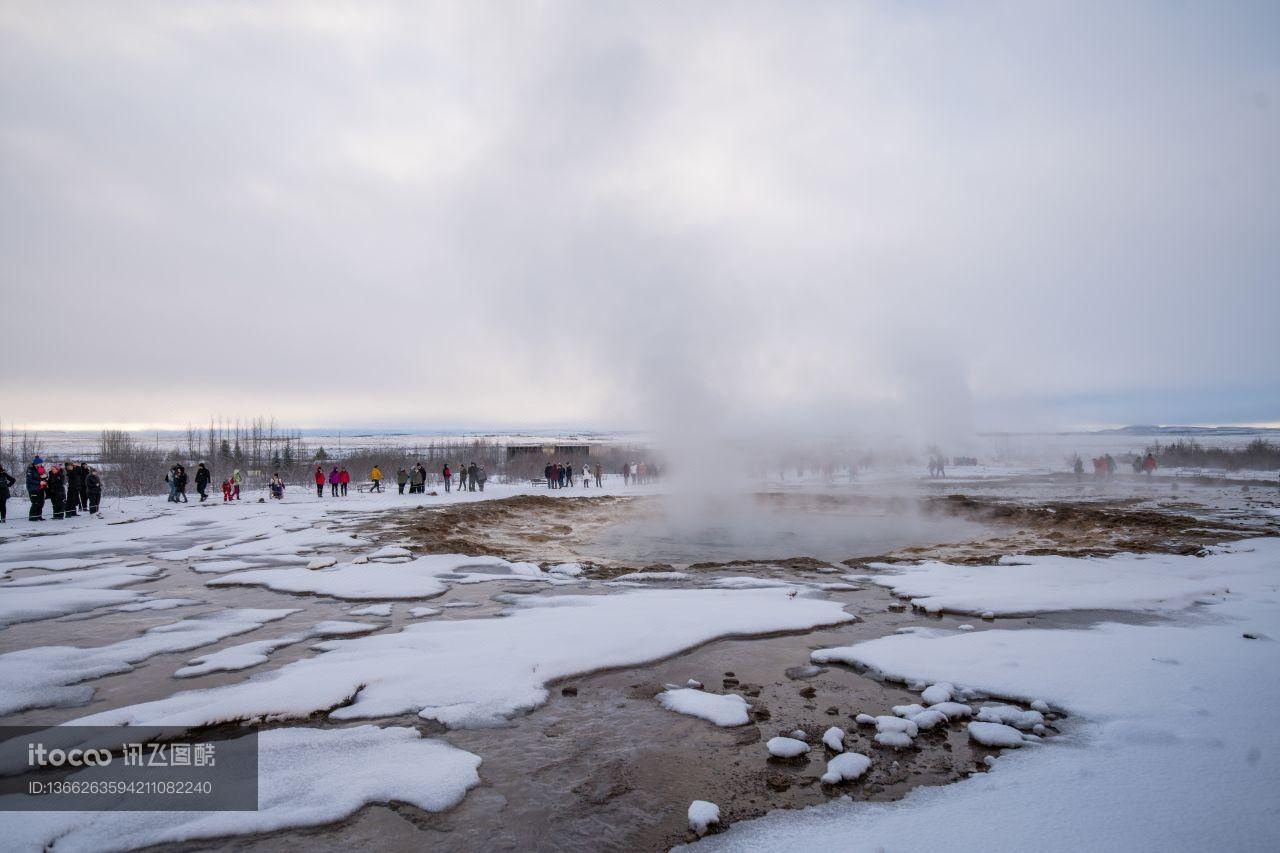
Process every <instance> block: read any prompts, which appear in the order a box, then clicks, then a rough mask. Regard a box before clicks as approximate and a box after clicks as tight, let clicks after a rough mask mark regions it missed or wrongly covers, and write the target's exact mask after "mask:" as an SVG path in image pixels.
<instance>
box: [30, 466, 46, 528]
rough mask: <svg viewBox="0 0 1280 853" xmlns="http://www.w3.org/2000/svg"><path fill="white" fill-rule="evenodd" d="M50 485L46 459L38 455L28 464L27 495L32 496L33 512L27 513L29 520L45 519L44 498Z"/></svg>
mask: <svg viewBox="0 0 1280 853" xmlns="http://www.w3.org/2000/svg"><path fill="white" fill-rule="evenodd" d="M48 486H49V481H48V479H47V478H46V475H45V470H44V461H43V460H42V459H41V458H40V457H39V456H37V457H36V458H35V459H33V460H31V464H30V465H28V466H27V495H28V496H29V497H30V498H31V512H30V513H29V514H28V515H27V519H28V520H30V521H44V498H45V493H46V491H47V490H48Z"/></svg>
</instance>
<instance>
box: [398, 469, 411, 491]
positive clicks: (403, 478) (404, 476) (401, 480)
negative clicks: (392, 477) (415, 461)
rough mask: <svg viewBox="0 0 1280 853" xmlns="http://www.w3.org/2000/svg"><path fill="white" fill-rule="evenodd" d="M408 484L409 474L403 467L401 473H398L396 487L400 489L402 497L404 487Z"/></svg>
mask: <svg viewBox="0 0 1280 853" xmlns="http://www.w3.org/2000/svg"><path fill="white" fill-rule="evenodd" d="M407 482H409V472H408V471H406V470H404V468H403V467H401V468H400V470H399V471H396V486H398V487H399V489H400V494H402V495H403V494H404V485H405V483H407Z"/></svg>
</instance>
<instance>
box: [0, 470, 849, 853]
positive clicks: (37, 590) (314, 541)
mask: <svg viewBox="0 0 1280 853" xmlns="http://www.w3.org/2000/svg"><path fill="white" fill-rule="evenodd" d="M631 491H640V490H631ZM519 493H536V494H545V493H546V490H539V489H532V488H526V489H514V488H502V487H497V488H493V487H491V488H490V489H489V490H488V491H487V492H486V493H484V494H483V495H481V494H479V493H474V494H472V493H467V494H465V495H461V496H448V497H446V496H439V497H433V496H414V497H412V498H410V497H408V496H400V495H396V494H391V493H388V494H382V495H368V494H365V495H352V497H351V498H349V499H348V500H346V501H341V500H333V499H322V500H321V499H316V498H315V497H314V495H311V494H305V493H303V494H300V493H291V494H290V496H289V499H288V500H286V501H284V502H266V503H257V502H243V503H239V504H229V505H224V504H222V503H221V501H216V502H210V503H209V504H206V505H193V504H188V505H181V506H173V505H171V504H167V503H166V502H164V501H163V499H157V498H149V499H133V500H128V501H122V502H119V503H117V504H116V505H115V506H114V507H113V508H111V509H110V510H109V513H110V514H109V515H108V518H107V519H106V520H103V519H91V518H85V517H80V518H77V519H72V520H68V521H65V522H60V523H57V524H55V523H52V522H45V524H44V525H43V526H36V525H26V524H21V525H14V526H12V527H11V528H9V529H6V531H5V532H6V533H17V534H19V535H18V536H12V537H11V538H8V539H6V540H5V541H3V542H2V543H0V578H2V579H0V625H4V624H8V625H10V627H9V628H0V680H3V683H4V685H5V688H6V689H5V691H4V692H3V694H0V714H13V713H15V712H18V711H22V710H23V709H32V708H35V709H39V708H51V707H57V708H65V707H78V706H82V705H86V704H88V703H90V702H94V703H95V704H96V705H98V706H100V707H99V708H96V709H90V712H89V713H87V714H85V715H83V716H82V717H81V718H80V721H82V722H86V723H87V722H91V721H110V723H111V724H125V725H127V724H133V723H139V722H141V721H143V720H159V719H165V720H170V721H173V722H175V723H177V724H179V725H184V726H188V727H200V726H206V725H210V724H215V723H219V722H225V721H230V720H254V719H266V720H288V721H292V722H295V723H302V722H303V721H305V720H306V719H308V718H310V717H311V715H313V714H315V713H317V712H319V713H326V712H327V714H328V718H329V720H330V721H331V722H337V721H343V720H356V719H361V720H377V719H384V720H385V719H387V718H391V717H399V716H400V715H402V714H405V713H412V714H417V715H419V716H420V717H422V718H424V719H433V720H437V721H440V722H443V723H445V724H446V725H448V726H450V727H463V726H492V725H495V724H500V723H502V722H503V721H504V720H505V719H506V718H507V717H509V716H511V715H513V714H516V713H518V712H521V711H525V710H528V709H532V708H535V707H537V706H538V705H540V704H541V703H543V702H544V701H545V700H546V698H547V695H548V690H547V686H548V685H549V684H550V683H551V682H554V681H556V680H558V679H562V678H565V677H569V676H574V675H578V674H581V673H585V672H590V671H593V670H596V669H600V668H604V667H617V666H625V665H635V664H640V663H644V662H647V661H651V660H655V659H660V658H663V657H667V656H670V655H673V654H676V653H678V652H681V651H683V650H685V649H688V648H690V647H693V646H697V645H700V644H703V643H706V642H708V641H710V640H713V639H716V638H718V637H724V636H739V635H752V634H758V633H770V632H778V631H796V630H806V629H809V628H812V627H815V626H820V625H833V624H839V623H842V622H847V621H850V620H852V619H853V617H852V616H850V615H849V614H847V613H845V612H844V608H843V605H842V604H841V603H839V602H837V601H832V600H827V598H826V596H825V595H823V594H822V593H821V591H819V590H815V589H808V590H806V591H805V594H803V595H792V594H789V593H791V592H793V590H792V589H791V588H789V587H779V586H777V585H770V586H768V587H766V588H761V589H715V588H701V589H699V588H691V589H687V590H686V589H680V590H674V589H611V588H609V587H606V586H605V585H603V584H600V583H597V582H592V581H588V580H583V579H581V578H579V577H577V575H579V574H580V573H581V567H579V566H577V565H570V564H564V565H555V566H551V567H550V569H551V570H550V571H543V570H542V569H541V568H540V567H539V566H537V565H534V564H528V563H512V562H509V561H506V560H502V559H499V558H496V557H487V556H483V555H478V556H468V555H460V554H454V555H449V554H444V555H440V554H430V555H414V554H413V553H412V551H411V550H409V549H405V548H403V547H400V546H398V545H391V546H382V547H375V546H374V545H373V543H371V542H370V541H369V540H367V539H365V538H363V537H362V536H360V535H356V534H353V533H352V532H351V531H350V530H349V529H347V527H348V524H349V523H350V522H356V521H360V520H362V519H366V518H371V517H376V514H377V513H379V512H383V511H391V510H401V509H404V508H405V507H412V506H414V505H429V504H432V503H443V502H445V501H449V502H457V501H460V500H461V501H471V500H484V499H494V498H498V497H506V496H510V495H512V494H519ZM595 493H596V494H599V492H595ZM574 494H576V493H575V492H570V491H569V490H565V491H564V492H561V493H558V494H557V493H553V496H556V497H559V496H561V495H564V496H568V495H574ZM24 528H25V529H24ZM308 565H315V566H323V567H322V568H317V569H309V568H306V566H308ZM495 582H505V583H507V584H511V583H520V584H524V585H530V584H532V587H533V588H532V590H531V591H532V592H534V593H537V592H538V591H543V593H544V594H533V595H523V596H515V597H513V598H512V599H511V600H510V601H509V602H508V603H507V604H506V605H504V606H503V609H502V611H501V615H502V616H503V618H494V616H495V615H499V614H496V613H495V612H494V611H493V610H492V608H491V607H482V608H479V610H482V611H483V612H482V613H481V612H475V613H473V611H472V609H471V608H470V607H468V606H467V605H472V604H475V603H476V602H470V601H451V602H447V605H442V606H438V607H424V606H411V605H421V604H422V603H423V602H425V601H428V600H431V601H433V603H434V600H435V599H437V598H438V597H440V596H442V594H444V593H446V592H448V591H449V590H451V589H454V588H464V587H468V586H472V585H475V584H490V583H495ZM175 584H176V585H179V588H181V589H182V590H183V597H177V596H175V595H174V594H173V593H172V592H167V591H166V590H171V589H172V588H173V587H174V585H175ZM566 586H568V587H571V588H573V593H574V594H569V591H568V590H562V587H566ZM193 587H194V588H195V589H197V590H199V589H204V590H207V591H208V592H209V594H210V595H209V597H210V598H211V599H212V597H213V594H214V593H217V594H219V595H225V594H226V593H224V592H222V591H223V590H230V591H233V592H234V591H236V590H240V592H239V593H238V594H239V595H243V596H249V597H250V598H251V599H252V600H254V601H270V602H277V603H279V604H281V605H287V604H289V603H294V602H296V603H297V604H298V605H300V606H298V607H288V606H280V607H275V608H252V607H236V608H227V607H220V606H218V605H216V604H212V603H210V602H209V601H205V600H202V599H200V598H197V597H194V596H193V595H192V594H191V593H190V590H191V589H192V588H193ZM553 593H554V594H553ZM604 593H607V594H604ZM315 596H323V597H325V598H329V599H336V600H337V602H338V603H339V606H345V608H346V612H345V613H344V614H343V615H344V618H343V619H323V620H319V621H314V622H312V623H311V624H310V625H306V624H304V625H302V626H298V625H296V624H295V622H296V620H297V619H298V614H305V613H306V612H309V611H308V610H306V609H305V608H304V606H303V605H305V607H312V605H310V604H307V600H308V598H312V597H315ZM498 598H501V596H499V597H498ZM343 601H346V602H355V605H354V606H352V605H351V604H347V605H340V603H341V602H343ZM395 602H404V603H403V604H396V603H395ZM445 606H448V607H449V612H450V613H451V614H453V615H454V616H456V618H451V619H447V620H444V621H440V620H439V619H428V618H421V619H419V618H418V617H426V616H429V615H436V616H438V615H439V614H441V613H443V612H444V610H445ZM393 607H397V608H402V609H403V610H404V612H405V614H406V615H407V616H408V617H409V618H410V619H413V620H414V621H412V622H404V623H402V624H401V623H397V624H395V625H394V626H393V618H392V617H393ZM124 608H128V610H125V609H124ZM68 616H79V617H82V618H83V619H84V620H87V621H86V622H85V623H83V624H93V623H94V622H97V621H102V620H109V621H110V622H111V630H112V631H115V632H120V631H123V632H124V634H125V636H124V638H122V639H118V640H116V641H113V642H106V643H97V644H93V643H77V644H74V645H71V644H41V645H30V644H29V641H28V640H26V639H22V638H29V637H33V636H51V635H52V636H57V635H58V633H59V631H58V629H57V628H56V627H54V626H56V625H57V624H66V623H53V622H50V621H49V620H53V619H57V618H66V617H68ZM345 617H363V621H351V620H350V619H348V618H345ZM286 618H288V619H289V620H290V622H289V624H290V630H289V631H288V632H286V633H283V634H281V635H280V636H275V637H267V638H259V637H258V636H255V635H254V632H256V631H258V630H259V629H262V628H263V627H264V626H266V625H268V624H269V623H273V622H277V621H279V620H285V619H286ZM129 619H136V620H143V619H145V620H146V621H142V622H138V623H137V624H139V625H150V627H147V628H142V629H141V630H139V629H135V630H134V631H129V630H128V629H127V627H125V628H121V622H122V621H123V622H124V624H125V625H127V624H128V620H129ZM42 623H48V624H49V625H50V626H51V627H49V628H40V629H39V631H37V630H36V628H38V627H39V626H40V625H41V624H42ZM76 624H77V625H79V624H82V623H76ZM103 624H106V621H103ZM282 624H284V623H283V622H282ZM18 628H22V629H24V630H26V629H28V628H30V630H26V632H25V633H21V634H19V633H15V631H17V629H18ZM87 633H90V634H92V633H94V632H92V631H89V632H87ZM240 635H248V636H247V638H246V639H243V640H237V641H235V642H233V643H231V644H229V645H221V643H222V642H223V641H225V640H228V639H229V638H232V637H236V636H240ZM334 637H337V639H332V638H334ZM321 638H331V639H321ZM317 640H319V642H313V641H317ZM308 644H309V645H308ZM193 652H198V653H196V654H194V655H193V654H190V653H193ZM179 653H187V654H183V657H182V658H180V660H183V661H185V663H183V664H182V665H180V666H173V665H170V666H168V667H167V668H166V671H165V672H164V673H161V677H164V675H165V674H167V677H169V678H170V679H172V687H171V689H170V691H169V693H168V695H166V696H164V698H160V699H156V700H153V701H147V702H140V703H129V702H127V701H126V702H121V701H120V699H121V696H122V695H127V691H125V692H124V693H123V694H122V692H121V691H116V692H113V693H112V696H111V698H110V700H109V701H108V702H106V703H103V702H102V701H101V699H99V698H98V696H99V692H98V688H97V685H98V684H100V683H102V679H103V678H104V677H107V676H120V675H127V674H132V673H133V671H134V670H135V669H137V668H140V667H141V668H145V667H148V666H149V665H151V664H153V663H154V662H156V661H159V660H169V659H172V658H173V656H175V655H176V654H179ZM276 655H288V656H290V658H291V659H290V660H287V661H285V662H284V663H282V664H280V665H278V666H276V667H275V668H274V669H269V670H267V671H264V672H260V673H258V674H254V673H253V672H252V671H253V670H255V669H256V668H259V667H264V666H265V665H267V664H268V663H272V662H273V661H272V659H273V658H274V657H275V656H276ZM242 670H249V671H250V672H249V673H248V674H247V675H244V676H240V675H237V674H236V673H238V672H240V671H242ZM214 673H223V674H225V678H224V679H223V681H224V683H221V684H218V685H217V686H212V687H205V688H204V689H196V690H183V689H182V688H183V687H185V686H186V685H187V684H188V683H189V680H190V679H199V678H201V677H202V676H208V675H210V674H214ZM152 678H153V680H154V676H152ZM228 678H229V679H230V681H229V683H226V680H227V679H228ZM690 692H693V691H690ZM733 701H736V703H737V704H738V709H737V713H736V715H735V716H744V717H745V711H744V710H742V709H743V708H745V703H743V702H742V701H741V700H740V699H735V700H733ZM103 704H106V706H107V707H101V706H102V705H103ZM721 710H723V709H721ZM728 722H730V723H732V722H736V720H735V721H728ZM743 722H745V719H744V720H743ZM261 747H262V750H263V752H262V796H261V804H262V808H261V809H260V811H258V812H255V813H203V814H202V813H189V814H188V813H180V814H168V815H151V814H138V813H125V812H120V813H92V814H87V813H86V814H41V815H33V814H30V813H14V812H0V831H3V832H4V833H5V836H6V838H7V839H8V840H9V843H8V844H6V848H7V849H17V850H21V849H33V850H38V849H41V848H43V847H44V846H46V845H47V844H49V843H50V842H51V841H53V840H54V839H57V848H58V849H68V850H78V849H124V848H129V847H136V846H143V845H147V844H154V843H162V842H166V841H175V840H189V839H198V838H209V837H215V836H222V835H227V834H238V833H253V832H262V831H267V830H272V829H279V828H284V827H291V826H304V825H311V824H318V823H327V822H332V821H335V820H338V819H340V818H342V817H344V816H346V815H348V814H350V813H352V812H353V811H355V810H357V809H359V808H360V807H361V806H362V805H364V804H366V803H369V802H388V801H390V800H399V801H403V802H408V803H412V804H414V805H417V806H418V807H420V808H423V809H425V810H429V811H433V810H440V809H444V808H449V807H450V806H452V805H454V804H455V803H456V802H457V801H459V800H460V799H462V797H463V796H464V794H465V791H466V790H467V788H469V787H472V786H474V785H475V784H476V783H477V781H478V777H477V775H476V767H477V765H478V764H479V763H480V761H481V759H482V757H483V756H477V755H473V754H470V753H467V752H463V751H461V750H458V749H455V748H453V747H451V746H449V745H448V744H447V742H446V741H444V740H421V739H419V735H418V733H417V732H416V731H414V730H412V729H399V728H378V727H376V726H360V727H355V728H326V729H308V728H301V727H288V728H283V729H272V730H269V731H268V732H266V733H264V734H263V736H262V740H261ZM299 749H301V750H302V751H303V752H304V754H305V757H304V758H303V759H295V764H294V765H293V766H291V765H290V760H289V759H288V757H287V756H288V754H289V753H290V752H291V751H295V752H296V751H297V750H299ZM357 765H358V766H357ZM339 779H340V780H342V784H333V781H334V780H339ZM326 780H327V782H328V784H325V783H326Z"/></svg>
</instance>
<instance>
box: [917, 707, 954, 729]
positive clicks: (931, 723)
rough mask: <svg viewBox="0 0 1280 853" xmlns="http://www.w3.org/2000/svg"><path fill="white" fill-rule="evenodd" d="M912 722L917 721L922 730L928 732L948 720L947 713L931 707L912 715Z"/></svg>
mask: <svg viewBox="0 0 1280 853" xmlns="http://www.w3.org/2000/svg"><path fill="white" fill-rule="evenodd" d="M911 722H913V723H915V724H916V728H918V729H919V730H920V731H922V732H927V731H929V730H931V729H935V728H937V727H938V726H940V725H942V724H943V723H945V722H947V715H946V714H944V713H942V712H941V711H939V710H937V709H936V708H930V709H928V710H927V711H921V712H920V713H918V714H914V715H912V717H911Z"/></svg>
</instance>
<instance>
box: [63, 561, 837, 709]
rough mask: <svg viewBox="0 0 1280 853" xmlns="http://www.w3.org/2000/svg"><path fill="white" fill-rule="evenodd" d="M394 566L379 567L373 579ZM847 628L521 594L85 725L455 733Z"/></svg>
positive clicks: (706, 601)
mask: <svg viewBox="0 0 1280 853" xmlns="http://www.w3.org/2000/svg"><path fill="white" fill-rule="evenodd" d="M399 568H402V567H401V566H379V567H378V570H377V572H374V573H375V574H376V573H378V572H382V571H384V570H385V571H392V570H395V569H399ZM308 574H310V575H311V576H313V577H315V576H323V575H324V574H325V573H324V572H316V573H308ZM850 618H851V617H850V616H849V615H848V614H846V613H845V612H844V610H843V606H842V605H841V604H840V603H839V602H832V601H820V600H814V599H804V598H797V599H793V600H790V601H787V602H785V604H783V605H782V606H779V600H778V596H777V594H776V593H775V592H773V591H770V590H761V591H756V590H748V591H724V590H705V589H694V590H674V589H671V590H644V591H637V592H631V593H626V594H619V595H558V596H524V597H521V600H519V601H518V602H517V603H516V604H515V605H514V606H513V608H512V609H511V610H510V611H508V615H507V616H505V617H504V618H502V619H457V620H445V621H427V622H420V623H413V624H410V625H408V626H406V627H405V628H404V629H403V630H401V631H395V632H386V633H381V634H376V635H373V636H369V637H363V638H359V639H353V640H332V641H329V642H325V643H321V644H319V648H321V649H323V650H325V652H326V653H325V654H323V655H318V656H316V657H311V658H305V659H302V660H298V661H294V662H292V663H289V664H286V665H285V666H282V667H280V668H279V669H276V670H273V671H271V672H266V673H262V674H260V675H258V676H257V677H254V678H251V679H249V680H248V681H245V682H241V683H237V684H228V685H224V686H220V687H212V688H208V689H206V690H195V691H188V692H185V693H178V694H175V695H173V696H170V697H167V698H164V699H159V700H156V701H152V702H145V703H142V704H138V705H132V706H126V707H123V708H117V709H112V710H107V711H102V712H100V713H98V714H94V715H91V716H89V717H86V718H82V719H81V720H79V722H80V723H81V724H85V725H91V724H99V725H128V724H142V723H146V724H159V723H165V724H170V725H176V726H185V727H193V726H202V725H211V724H214V723H217V722H226V721H231V720H245V719H253V718H255V717H260V716H266V717H270V718H280V719H290V718H292V719H297V718H305V717H307V716H309V715H311V714H312V713H315V712H317V711H323V710H326V709H330V708H336V710H334V711H333V712H332V713H331V714H330V718H331V719H361V718H376V717H387V716H395V715H398V714H405V713H417V714H419V715H420V716H421V717H423V718H424V719H435V720H439V721H441V722H443V723H445V724H446V725H451V726H463V725H471V726H474V725H490V724H493V723H495V722H500V721H502V720H503V719H505V718H507V717H508V716H510V715H511V714H514V713H517V712H519V711H522V710H528V709H530V708H534V707H537V706H538V705H540V704H542V703H543V702H544V701H546V697H547V691H546V688H545V685H546V684H547V683H548V682H550V681H555V680H559V679H562V678H567V677H570V676H573V675H577V674H580V673H583V672H589V671H592V670H596V669H601V668H605V667H618V666H635V665H638V664H640V663H644V662H647V661H651V660H659V659H662V658H665V657H668V656H670V655H673V654H676V653H677V652H680V651H683V650H685V649H688V648H691V647H693V646H696V645H699V644H701V643H705V642H709V641H711V640H713V639H716V638H718V637H723V636H731V635H750V634H761V633H770V632H774V631H788V630H790V631H794V630H805V629H809V628H813V627H817V626H819V625H834V624H840V623H843V622H847V621H849V620H850ZM352 696H355V700H354V701H350V700H351V697H352ZM348 703H349V704H348ZM339 705H342V706H343V707H337V706H339Z"/></svg>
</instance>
